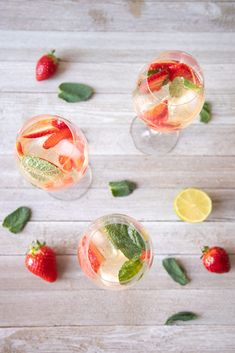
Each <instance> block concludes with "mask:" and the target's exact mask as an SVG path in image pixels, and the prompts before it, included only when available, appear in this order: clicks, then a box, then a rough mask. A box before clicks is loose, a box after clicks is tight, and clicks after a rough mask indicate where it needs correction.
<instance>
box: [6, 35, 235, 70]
mask: <svg viewBox="0 0 235 353" xmlns="http://www.w3.org/2000/svg"><path fill="white" fill-rule="evenodd" d="M0 37H1V42H0V60H2V61H23V62H27V61H31V62H33V63H35V62H36V60H37V58H38V57H39V56H40V55H41V54H42V53H44V52H48V50H50V49H51V48H57V54H58V55H59V56H60V57H61V59H62V60H63V61H67V62H87V63H91V62H94V63H97V62H100V63H102V62H124V63H127V62H132V63H135V62H137V63H140V62H142V63H145V62H146V61H148V60H151V59H152V58H154V57H156V56H157V55H158V53H160V52H161V51H163V50H169V49H171V48H179V49H180V50H184V51H186V52H189V53H191V54H192V55H193V56H195V57H196V58H197V59H198V61H199V62H200V63H201V65H203V64H206V63H207V64H212V63H216V64H217V63H221V64H225V63H227V64H231V63H234V62H235V37H234V35H233V33H229V32H227V33H222V32H217V33H215V32H213V33H209V32H204V33H200V35H199V34H198V33H192V32H187V35H185V32H179V33H177V35H175V33H166V32H161V33H158V35H157V40H156V33H154V32H138V33H136V32H134V33H131V32H129V33H127V32H96V34H95V35H94V33H92V32H64V31H63V32H46V35H42V32H30V31H0ZM104 43H105V45H104ZM143 47H144V50H143Z"/></svg>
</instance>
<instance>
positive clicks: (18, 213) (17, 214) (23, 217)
mask: <svg viewBox="0 0 235 353" xmlns="http://www.w3.org/2000/svg"><path fill="white" fill-rule="evenodd" d="M30 217H31V210H30V208H28V207H19V208H17V209H16V210H15V211H14V212H12V213H10V214H9V215H8V216H7V217H6V218H5V219H4V221H3V222H2V226H3V227H5V228H8V230H9V231H10V232H12V233H19V232H21V230H22V229H23V228H24V227H25V225H26V223H27V222H28V221H29V219H30Z"/></svg>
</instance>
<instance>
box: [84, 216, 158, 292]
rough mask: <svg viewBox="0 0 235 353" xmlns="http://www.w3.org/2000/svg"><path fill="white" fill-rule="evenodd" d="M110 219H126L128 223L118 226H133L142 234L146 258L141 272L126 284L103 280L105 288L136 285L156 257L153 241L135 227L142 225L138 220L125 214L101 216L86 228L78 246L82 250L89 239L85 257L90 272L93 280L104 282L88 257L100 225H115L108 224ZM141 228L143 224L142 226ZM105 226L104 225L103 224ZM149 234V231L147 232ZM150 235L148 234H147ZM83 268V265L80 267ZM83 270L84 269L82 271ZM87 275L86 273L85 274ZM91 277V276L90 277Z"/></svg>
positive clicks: (119, 222)
mask: <svg viewBox="0 0 235 353" xmlns="http://www.w3.org/2000/svg"><path fill="white" fill-rule="evenodd" d="M110 218H112V219H113V218H118V219H119V220H120V219H122V220H123V219H124V220H125V221H126V222H121V221H118V222H116V224H128V225H131V226H132V227H133V228H134V229H135V230H137V231H138V233H140V235H141V238H142V239H143V241H144V243H145V251H146V253H145V258H144V260H143V266H142V268H141V269H140V271H139V272H138V273H137V274H136V275H135V276H134V277H132V278H131V279H130V280H127V281H125V282H123V283H122V284H121V283H119V282H114V281H109V280H103V282H104V284H103V286H105V283H108V284H113V285H115V287H119V286H122V285H123V286H125V285H128V284H129V283H134V282H135V280H136V278H138V279H141V277H142V276H143V274H144V273H145V271H146V270H147V269H148V268H149V267H150V266H151V264H152V261H153V257H154V252H153V245H152V241H151V239H150V237H149V236H148V237H149V239H148V240H146V239H145V238H144V237H143V236H142V231H141V230H140V229H138V228H137V227H136V226H135V223H138V224H140V223H139V222H138V221H137V220H136V219H134V218H132V217H130V216H127V215H125V214H122V213H110V214H107V215H104V216H101V217H99V218H97V219H95V220H94V221H93V222H91V223H90V224H89V226H88V227H87V228H86V230H85V231H84V232H83V235H82V236H81V238H80V240H79V244H78V249H80V247H82V241H83V239H84V237H87V238H88V241H87V242H86V244H85V256H86V260H87V263H88V266H89V272H90V273H91V274H92V276H93V277H92V278H91V279H99V280H102V277H101V276H100V275H99V274H97V272H95V271H94V270H93V268H92V266H91V264H90V261H89V255H88V250H89V244H90V242H92V237H93V235H94V234H95V232H96V231H97V230H98V229H99V228H98V225H99V224H102V223H106V225H107V224H114V222H111V221H110V222H109V221H108V222H107V220H108V219H110ZM140 225H141V227H143V226H142V224H140ZM103 226H104V224H103ZM143 230H145V228H144V227H143ZM146 233H147V231H146ZM147 234H148V233H147ZM149 251H150V256H149V258H148V252H149ZM80 266H81V265H80ZM81 269H82V266H81ZM82 270H83V269H82ZM85 274H86V273H85ZM88 277H89V276H88Z"/></svg>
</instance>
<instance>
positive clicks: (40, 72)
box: [36, 50, 60, 81]
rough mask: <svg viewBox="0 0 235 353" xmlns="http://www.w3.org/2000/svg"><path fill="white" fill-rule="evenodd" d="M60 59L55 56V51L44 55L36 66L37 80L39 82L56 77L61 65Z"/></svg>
mask: <svg viewBox="0 0 235 353" xmlns="http://www.w3.org/2000/svg"><path fill="white" fill-rule="evenodd" d="M59 60H60V59H59V58H57V57H56V56H55V50H52V51H51V52H50V53H48V54H45V55H43V56H42V57H41V58H40V59H39V60H38V62H37V65H36V79H37V81H42V80H47V79H48V78H50V77H52V76H54V74H55V72H56V71H57V68H58V65H59Z"/></svg>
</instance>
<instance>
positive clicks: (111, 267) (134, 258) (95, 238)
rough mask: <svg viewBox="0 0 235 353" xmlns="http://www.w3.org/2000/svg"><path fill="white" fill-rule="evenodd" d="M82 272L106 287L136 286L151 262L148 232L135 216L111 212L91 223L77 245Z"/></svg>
mask: <svg viewBox="0 0 235 353" xmlns="http://www.w3.org/2000/svg"><path fill="white" fill-rule="evenodd" d="M78 260H79V263H80V266H81V268H82V270H83V272H84V273H85V274H86V276H87V277H88V278H90V279H91V280H92V281H93V282H95V283H96V284H97V285H98V286H100V287H102V288H105V289H117V290H118V289H126V288H129V287H130V286H133V285H135V284H136V283H137V282H138V281H139V280H140V279H141V278H142V277H143V276H144V274H145V273H146V272H147V271H148V270H149V268H150V267H151V265H152V262H153V248H152V243H151V240H150V238H149V235H148V233H147V231H146V230H145V229H144V227H143V226H142V225H141V224H140V223H139V222H137V221H136V220H135V219H133V218H131V217H129V216H126V215H122V214H110V215H107V216H104V217H101V218H99V219H97V220H95V221H94V222H92V223H91V224H90V226H89V227H88V229H87V230H86V231H85V232H84V233H83V236H82V238H81V239H80V242H79V245H78Z"/></svg>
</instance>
